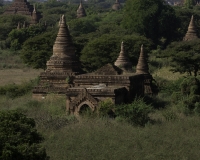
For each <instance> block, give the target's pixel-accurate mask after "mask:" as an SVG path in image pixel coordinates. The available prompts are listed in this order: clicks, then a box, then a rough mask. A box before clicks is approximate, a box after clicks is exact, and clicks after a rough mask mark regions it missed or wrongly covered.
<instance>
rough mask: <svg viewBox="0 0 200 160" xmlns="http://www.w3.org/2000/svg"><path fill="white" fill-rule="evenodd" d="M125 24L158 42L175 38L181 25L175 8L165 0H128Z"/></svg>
mask: <svg viewBox="0 0 200 160" xmlns="http://www.w3.org/2000/svg"><path fill="white" fill-rule="evenodd" d="M124 15H125V16H124V19H123V24H124V26H125V27H126V28H127V29H129V30H131V31H132V32H136V33H139V34H141V35H144V36H146V37H147V38H151V39H152V40H153V41H154V42H155V43H158V42H159V41H160V39H161V38H165V39H166V42H170V41H171V40H173V39H175V34H176V30H177V27H178V26H179V24H178V21H177V17H176V15H175V11H174V9H173V8H172V7H171V6H169V5H166V4H165V2H164V1H163V0H142V1H141V0H127V1H126V4H125V11H124Z"/></svg>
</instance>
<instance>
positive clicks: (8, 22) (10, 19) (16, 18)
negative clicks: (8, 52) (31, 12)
mask: <svg viewBox="0 0 200 160" xmlns="http://www.w3.org/2000/svg"><path fill="white" fill-rule="evenodd" d="M24 21H26V24H28V22H29V18H28V17H27V16H22V15H4V14H3V15H0V40H5V39H6V38H7V36H8V34H9V33H10V32H11V30H12V29H15V28H17V24H18V22H21V23H23V22H24Z"/></svg>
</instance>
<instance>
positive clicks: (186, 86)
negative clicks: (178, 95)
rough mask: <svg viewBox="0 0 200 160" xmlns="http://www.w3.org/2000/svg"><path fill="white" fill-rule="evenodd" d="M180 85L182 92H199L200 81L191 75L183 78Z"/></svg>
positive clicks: (192, 93)
mask: <svg viewBox="0 0 200 160" xmlns="http://www.w3.org/2000/svg"><path fill="white" fill-rule="evenodd" d="M180 86H181V92H182V94H191V95H194V94H200V82H199V80H198V79H197V78H195V77H193V76H190V77H187V78H185V79H184V80H183V82H182V83H181V85H180Z"/></svg>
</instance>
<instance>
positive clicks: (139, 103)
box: [115, 98, 152, 126]
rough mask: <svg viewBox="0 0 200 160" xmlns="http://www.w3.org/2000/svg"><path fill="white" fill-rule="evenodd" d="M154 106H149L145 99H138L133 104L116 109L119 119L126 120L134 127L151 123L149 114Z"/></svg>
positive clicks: (119, 106)
mask: <svg viewBox="0 0 200 160" xmlns="http://www.w3.org/2000/svg"><path fill="white" fill-rule="evenodd" d="M150 112H152V106H151V105H147V104H146V103H145V102H144V101H143V99H141V98H137V99H135V100H134V101H133V102H132V103H131V104H122V105H118V106H116V107H115V114H116V116H117V117H121V118H124V119H125V120H126V121H127V122H129V123H130V124H132V125H139V126H145V124H146V123H147V122H149V121H150V118H149V116H148V114H149V113H150Z"/></svg>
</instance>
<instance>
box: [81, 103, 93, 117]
mask: <svg viewBox="0 0 200 160" xmlns="http://www.w3.org/2000/svg"><path fill="white" fill-rule="evenodd" d="M94 110H95V106H94V105H93V104H92V103H91V102H89V101H84V102H82V103H81V104H79V106H78V114H79V115H81V116H88V117H90V116H92V115H93V113H94Z"/></svg>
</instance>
